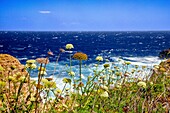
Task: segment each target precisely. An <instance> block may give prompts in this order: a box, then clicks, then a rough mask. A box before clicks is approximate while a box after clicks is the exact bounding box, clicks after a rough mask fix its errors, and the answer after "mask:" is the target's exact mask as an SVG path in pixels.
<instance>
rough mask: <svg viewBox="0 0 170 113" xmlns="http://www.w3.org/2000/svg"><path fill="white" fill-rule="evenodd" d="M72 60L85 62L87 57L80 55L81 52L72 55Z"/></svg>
mask: <svg viewBox="0 0 170 113" xmlns="http://www.w3.org/2000/svg"><path fill="white" fill-rule="evenodd" d="M73 58H74V59H77V60H87V59H88V57H87V55H86V54H84V53H82V52H77V53H75V54H74V55H73Z"/></svg>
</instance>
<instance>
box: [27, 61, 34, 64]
mask: <svg viewBox="0 0 170 113" xmlns="http://www.w3.org/2000/svg"><path fill="white" fill-rule="evenodd" d="M35 62H36V61H35V60H27V61H26V63H27V64H34V63H35Z"/></svg>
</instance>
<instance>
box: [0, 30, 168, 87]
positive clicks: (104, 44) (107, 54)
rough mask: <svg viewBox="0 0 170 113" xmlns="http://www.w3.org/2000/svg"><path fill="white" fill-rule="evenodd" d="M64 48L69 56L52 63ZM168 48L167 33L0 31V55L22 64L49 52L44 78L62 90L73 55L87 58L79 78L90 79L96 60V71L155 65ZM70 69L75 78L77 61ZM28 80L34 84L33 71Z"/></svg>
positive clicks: (35, 72) (34, 75)
mask: <svg viewBox="0 0 170 113" xmlns="http://www.w3.org/2000/svg"><path fill="white" fill-rule="evenodd" d="M66 44H73V46H74V49H72V52H68V51H66V52H65V53H62V54H61V55H60V57H59V60H58V62H57V63H56V59H57V58H58V55H59V53H60V51H59V49H60V48H63V49H65V46H66ZM168 48H170V31H143V32H142V31H134V32H132V31H123V32H118V31H117V32H111V31H109V32H106V31H105V32H97V31H96V32H92V31H90V32H88V31H87V32H84V31H83V32H80V31H78V32H68V31H65V32H62V31H60V32H53V31H50V32H44V31H41V32H36V31H0V53H1V54H4V53H5V54H10V55H12V56H14V57H16V58H18V59H19V61H20V62H21V63H22V64H25V63H26V61H27V60H29V59H36V58H42V57H44V58H45V57H47V52H48V51H51V52H53V53H54V56H51V57H50V58H49V60H50V63H49V64H48V65H47V75H46V76H47V77H51V76H52V77H54V78H55V80H56V83H57V86H58V87H60V88H61V87H62V86H63V83H62V79H63V78H64V77H69V75H68V73H67V72H66V71H67V70H68V69H69V56H70V55H71V56H72V55H73V54H74V53H76V52H83V53H85V54H87V56H88V60H87V61H83V66H82V76H83V80H84V81H86V79H87V76H89V75H91V76H93V75H94V74H93V68H94V65H95V64H96V63H97V61H96V60H95V59H96V57H97V56H102V57H103V59H104V60H103V61H102V62H100V64H99V65H100V66H99V67H100V68H102V67H103V64H105V63H116V62H118V61H120V60H121V61H130V62H131V63H132V65H139V66H150V67H153V66H154V65H158V64H159V63H160V62H161V61H162V59H159V57H158V55H159V52H161V51H162V50H164V49H168ZM55 67H56V70H55V69H54V68H55ZM72 69H73V71H74V72H75V74H76V75H75V76H76V77H78V76H79V74H78V71H79V65H78V61H77V60H74V59H72ZM31 78H32V79H35V80H37V71H33V72H32V74H31Z"/></svg>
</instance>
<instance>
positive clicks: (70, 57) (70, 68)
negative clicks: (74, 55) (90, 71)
mask: <svg viewBox="0 0 170 113" xmlns="http://www.w3.org/2000/svg"><path fill="white" fill-rule="evenodd" d="M71 64H72V60H71V54H70V72H71V70H72V69H71Z"/></svg>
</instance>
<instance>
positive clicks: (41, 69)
mask: <svg viewBox="0 0 170 113" xmlns="http://www.w3.org/2000/svg"><path fill="white" fill-rule="evenodd" d="M38 70H39V71H46V68H44V67H39V68H38Z"/></svg>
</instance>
